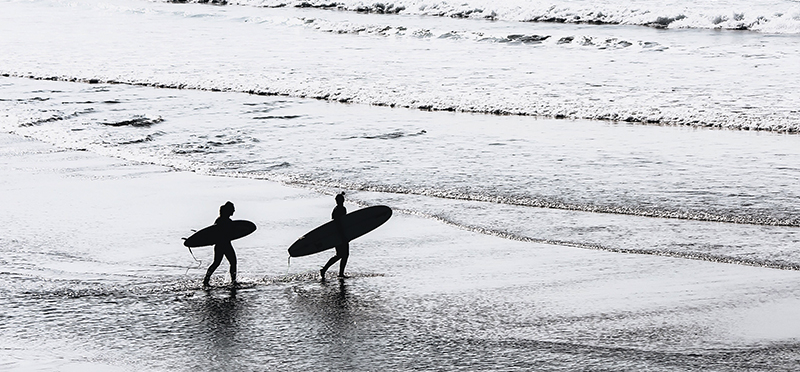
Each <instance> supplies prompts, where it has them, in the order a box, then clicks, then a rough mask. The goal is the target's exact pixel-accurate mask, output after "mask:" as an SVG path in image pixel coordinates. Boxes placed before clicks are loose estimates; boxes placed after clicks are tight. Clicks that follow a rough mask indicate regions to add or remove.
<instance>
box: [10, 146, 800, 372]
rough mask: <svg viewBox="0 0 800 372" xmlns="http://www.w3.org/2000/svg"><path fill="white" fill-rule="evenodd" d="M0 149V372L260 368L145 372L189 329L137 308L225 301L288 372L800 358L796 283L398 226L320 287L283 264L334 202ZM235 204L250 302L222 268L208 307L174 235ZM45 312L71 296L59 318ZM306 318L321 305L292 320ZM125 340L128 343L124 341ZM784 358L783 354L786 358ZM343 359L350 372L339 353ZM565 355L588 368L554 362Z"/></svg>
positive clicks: (178, 363)
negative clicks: (312, 337)
mask: <svg viewBox="0 0 800 372" xmlns="http://www.w3.org/2000/svg"><path fill="white" fill-rule="evenodd" d="M0 142H1V143H2V146H1V147H2V150H0V168H2V171H1V173H2V174H3V177H2V181H0V187H2V192H0V203H1V204H2V205H3V206H4V209H5V212H4V213H3V215H4V217H3V226H4V228H3V235H2V237H0V241H1V242H2V251H3V259H2V267H3V269H2V271H3V275H2V276H1V277H0V280H2V281H3V282H5V283H3V285H2V288H4V293H3V297H5V298H6V300H5V301H4V302H6V304H5V305H4V306H3V307H2V310H0V317H2V318H3V319H4V320H3V322H2V325H1V326H0V330H1V331H2V332H0V334H1V335H0V340H2V341H1V342H2V345H4V346H3V349H4V350H5V352H4V353H2V354H3V356H2V357H0V366H2V368H3V369H4V370H11V371H24V370H31V369H36V370H53V371H55V370H59V371H64V370H78V369H83V368H85V367H87V366H88V367H92V368H93V369H98V368H101V369H105V368H107V367H108V368H111V367H114V368H119V369H120V370H140V369H139V368H141V367H145V368H146V369H149V370H171V369H173V368H177V369H181V370H184V369H188V367H189V366H191V365H202V366H204V367H203V368H201V369H203V370H211V369H214V368H211V367H214V366H216V367H220V368H223V369H224V367H232V366H237V367H240V368H243V369H242V370H254V369H253V365H249V364H247V363H253V360H246V361H240V362H239V363H244V364H237V362H236V360H235V358H232V359H233V360H225V361H224V360H218V359H216V358H214V357H213V355H212V354H213V353H214V352H215V351H214V350H217V349H219V348H220V346H219V345H217V344H213V343H212V344H208V343H207V342H206V341H197V342H198V343H199V344H200V346H198V345H194V346H193V347H192V348H191V349H192V350H195V351H202V352H198V353H197V354H196V355H192V356H191V357H190V356H188V355H183V354H179V355H177V356H175V357H174V358H168V359H159V358H155V359H149V360H141V359H140V358H139V357H138V356H140V355H149V354H151V353H152V354H156V355H158V353H159V352H158V350H150V351H147V349H149V348H153V347H155V346H153V345H156V344H159V345H161V344H163V345H170V344H171V343H175V344H179V343H180V342H179V341H180V337H178V336H175V335H176V334H179V335H182V334H184V332H188V331H186V329H182V328H181V327H182V325H181V322H180V321H178V320H176V319H173V318H171V317H170V316H166V315H163V312H164V311H165V309H163V308H160V310H158V311H156V310H154V309H149V310H147V311H150V312H152V314H151V317H142V316H137V315H135V314H136V312H129V309H131V308H134V309H135V308H138V307H144V308H146V309H147V308H148V306H151V305H152V302H160V301H162V300H168V302H171V303H168V304H166V305H159V306H167V307H168V308H169V307H173V306H177V307H181V305H180V304H184V305H185V304H186V303H192V302H193V301H199V299H200V298H204V297H205V298H217V299H223V300H222V301H223V302H224V300H225V299H229V298H231V296H233V297H234V298H239V299H242V298H245V299H248V300H247V303H248V311H247V314H243V313H241V314H239V315H236V314H238V313H232V315H231V314H228V315H230V316H232V317H234V319H232V320H231V321H232V322H234V323H238V326H239V327H245V325H246V324H248V322H246V321H245V319H250V318H251V317H253V316H255V315H256V314H261V315H263V314H270V315H269V316H267V317H262V318H260V320H259V321H258V322H257V323H249V327H252V328H253V329H259V330H261V331H263V333H260V336H259V334H255V335H254V334H250V335H249V336H248V341H247V342H248V343H249V344H250V345H259V346H258V347H257V348H258V350H260V352H263V353H265V355H266V356H268V358H266V357H265V358H266V359H264V358H262V360H269V361H272V362H274V363H277V364H271V366H272V367H274V368H276V369H285V370H296V369H301V368H305V367H309V366H313V365H316V364H318V363H322V365H324V367H323V368H322V369H323V370H328V368H330V370H335V369H338V368H342V369H350V370H369V369H371V368H372V367H375V366H376V365H377V364H380V365H384V366H388V367H390V369H392V368H399V369H405V368H412V367H413V368H421V369H426V368H440V367H441V368H445V369H449V368H447V366H450V367H458V366H461V367H465V366H470V367H476V366H477V367H479V368H480V366H484V367H491V368H493V369H504V370H505V369H516V368H523V369H527V368H530V367H535V366H536V365H537V363H544V364H543V365H547V366H551V367H552V366H558V365H561V366H563V367H565V368H570V366H571V367H575V368H576V369H589V370H590V369H592V368H591V367H592V366H593V365H595V366H598V367H599V366H603V365H605V366H607V365H608V364H607V363H608V359H609V358H612V359H613V355H614V354H623V355H624V357H623V358H621V359H620V360H621V362H620V361H618V362H614V363H616V366H617V367H618V370H633V369H639V368H642V369H647V368H651V367H652V368H657V369H675V370H691V369H693V367H692V365H694V364H696V363H700V362H702V363H704V364H705V366H706V368H704V369H705V370H738V369H747V368H757V367H758V366H759V363H761V362H763V361H764V360H768V359H770V358H788V359H786V361H787V364H784V365H787V366H789V365H791V361H792V360H794V361H795V362H796V361H797V358H798V355H800V354H798V353H797V351H798V350H796V346H794V345H795V344H792V343H791V342H793V341H796V340H797V338H798V337H799V336H800V320H798V318H797V317H796V316H795V314H796V312H795V310H796V308H797V306H798V305H800V300H798V298H800V296H799V295H800V272H797V271H789V270H776V269H766V268H759V267H748V266H739V265H730V264H723V263H714V262H706V261H695V260H687V259H676V258H669V257H659V256H652V255H631V254H618V253H610V252H603V251H594V250H587V249H577V248H568V247H559V246H549V245H544V244H535V243H525V242H518V241H512V240H506V239H502V238H498V237H492V236H485V235H481V234H477V233H474V232H469V231H465V230H461V229H458V228H456V227H453V226H449V225H445V224H442V223H440V222H437V221H435V220H431V219H426V218H421V217H416V216H410V215H405V214H403V213H396V214H395V216H393V217H392V219H391V220H390V221H389V222H388V223H387V224H386V225H384V226H383V227H381V228H379V229H378V230H376V231H374V232H373V233H370V234H368V235H367V236H364V237H362V238H360V239H358V240H356V241H354V242H353V243H352V244H351V259H350V264H349V265H348V273H349V274H350V275H351V278H348V279H346V280H345V281H343V282H341V283H338V281H336V280H332V279H331V280H328V281H327V282H321V281H320V280H319V278H318V277H317V276H318V273H317V270H318V268H319V267H320V266H321V265H322V264H323V263H324V261H325V260H327V258H328V256H330V255H331V252H330V251H328V252H325V253H322V254H318V255H313V256H309V257H304V258H298V259H293V260H292V261H291V263H290V265H288V266H287V257H288V255H287V252H286V248H287V247H288V246H289V245H290V244H291V243H292V242H293V241H294V240H295V239H297V238H298V237H299V236H301V235H302V234H303V233H304V232H306V231H308V230H310V229H311V228H313V227H315V226H317V225H319V224H321V223H323V222H326V221H327V219H328V218H329V213H330V210H331V209H332V207H333V205H334V203H333V198H332V195H325V194H322V193H320V192H316V191H312V190H306V189H301V188H294V187H288V186H285V185H281V184H278V183H274V182H268V181H259V180H252V179H237V178H225V177H212V176H205V175H200V174H195V173H191V172H180V171H174V170H172V169H169V168H166V167H161V166H155V165H148V164H137V163H133V162H129V161H125V160H120V159H115V158H106V157H101V156H98V155H95V154H92V153H89V152H86V151H75V150H60V149H57V148H55V147H53V146H51V145H49V144H44V143H41V142H38V141H35V140H30V139H25V138H21V137H18V136H14V135H8V134H3V135H0ZM227 200H230V201H232V202H234V203H235V204H236V208H237V211H236V214H235V215H234V218H239V219H248V220H251V221H253V222H255V223H256V224H257V226H258V230H257V231H256V232H255V233H254V234H252V235H251V236H249V237H246V238H243V239H241V240H239V241H235V242H234V246H235V249H236V251H237V254H238V257H239V267H240V277H241V280H242V281H244V282H245V283H246V287H245V288H243V289H240V290H238V293H237V292H236V291H234V292H229V291H230V290H229V289H225V287H224V285H225V284H226V283H227V280H228V278H227V275H226V272H227V264H226V263H223V265H222V266H221V267H220V269H219V270H218V271H217V274H216V276H215V278H214V280H213V282H214V284H215V286H217V287H218V288H219V290H217V291H216V292H215V291H213V290H212V291H211V292H210V293H209V292H206V291H203V290H202V289H201V280H202V275H203V273H204V270H205V268H206V267H207V265H208V263H209V262H210V261H211V255H212V253H211V250H210V249H209V248H206V249H203V248H198V249H195V250H194V253H195V255H196V257H197V259H199V260H201V261H202V263H198V262H196V261H195V260H194V259H193V258H192V256H191V255H190V253H189V252H188V251H187V249H186V248H185V247H183V246H182V244H181V237H185V236H187V235H188V234H190V230H191V229H197V228H201V227H204V226H206V225H208V224H210V223H212V222H213V220H214V218H215V217H216V211H217V208H218V206H219V205H221V204H222V203H224V202H225V201H227ZM348 207H349V208H350V209H351V210H355V209H357V208H358V207H359V206H356V205H352V204H350V205H348ZM109 297H110V298H113V299H115V301H104V303H103V304H102V305H98V307H96V308H93V307H92V306H91V301H90V300H91V299H94V298H97V299H108V298H109ZM70 298H73V300H69V299H70ZM331 298H334V299H336V298H338V300H336V301H331V300H330V299H331ZM52 299H59V301H60V302H59V304H58V311H55V312H53V309H52V304H51V303H52V301H50V300H52ZM87 299H88V300H87ZM156 299H158V301H154V300H156ZM256 299H258V300H256ZM86 301H89V302H90V303H88V304H87V303H86ZM240 301H241V300H240ZM297 301H300V302H303V301H306V302H310V303H306V304H305V305H303V306H300V307H299V308H298V307H294V308H293V307H292V304H295V305H296V303H297ZM257 304H260V305H257ZM73 306H74V308H72V307H73ZM287 307H288V311H287ZM101 308H102V309H104V310H99V309H101ZM303 309H305V310H303ZM96 311H97V312H99V313H95V312H96ZM181 311H182V312H185V311H187V310H186V309H183V310H181ZM188 311H191V310H188ZM59 314H62V315H64V316H66V315H69V316H68V317H67V318H62V317H61V316H59ZM98 314H100V315H98ZM159 314H161V315H159ZM140 315H141V314H140ZM181 316H187V317H191V315H189V314H186V313H184V315H181ZM237 316H239V317H241V318H242V319H240V321H237V319H235V318H236V317H237ZM152 317H155V318H156V319H152ZM161 317H163V318H164V319H161ZM148 322H153V323H152V324H147V323H148ZM115 324H127V325H128V326H127V327H125V328H124V329H117V330H114V329H113V326H114V325H115ZM151 325H152V327H151ZM107 327H112V329H107ZM343 327H344V328H346V329H347V331H346V332H338V331H337V332H334V333H332V334H329V335H327V336H326V337H327V342H329V344H328V346H326V347H328V348H330V347H333V346H331V345H338V346H336V347H337V348H339V349H337V350H335V352H332V351H334V350H327V349H326V350H327V351H329V352H331V353H321V354H319V353H314V355H316V356H315V357H308V355H306V354H304V353H302V352H300V353H298V352H297V351H296V350H295V351H291V350H286V349H285V348H286V347H288V346H285V347H283V348H278V347H273V346H275V345H276V344H279V343H281V342H283V341H286V339H285V338H286V337H288V335H292V334H293V335H298V334H302V333H303V332H310V333H312V334H317V335H319V333H317V332H321V331H320V329H323V330H325V329H327V330H329V331H330V329H331V328H337V329H340V330H341V329H342V328H343ZM132 329H135V330H136V331H135V332H133V331H132ZM253 329H250V331H252V330H253ZM222 335H223V336H224V337H229V336H230V335H228V336H225V335H227V334H225V333H222ZM422 335H424V336H425V337H424V338H425V340H426V341H425V342H422V344H424V345H425V346H426V347H421V345H422V344H421V343H420V342H421V341H420V340H419V338H420V337H422ZM217 336H219V337H223V336H220V334H217ZM176 337H177V338H176ZM181 337H183V336H181ZM186 337H189V338H190V339H193V338H195V337H200V338H202V337H201V334H189V335H186ZM224 337H223V338H224ZM298 337H300V336H298ZM387 337H388V338H387ZM137 338H138V339H139V340H141V339H148V340H150V341H149V342H147V343H142V344H140V343H139V342H138V341H137ZM300 339H302V337H300ZM376 340H384V341H383V342H378V343H376ZM293 342H294V344H295V345H297V340H294V341H293ZM783 342H786V345H789V346H787V348H788V349H781V348H780V347H778V348H776V347H775V346H774V345H776V344H777V345H780V344H782V343H783ZM365 343H366V344H365ZM312 344H313V342H312ZM322 344H325V342H322ZM403 344H404V345H405V346H404V347H409V348H411V349H413V353H412V354H411V355H405V354H403V352H402V350H403ZM163 345H162V346H159V347H175V348H177V349H181V348H182V347H181V346H180V345H172V346H163ZM213 345H216V346H213ZM270 345H272V346H270ZM431 345H437V346H435V347H434V346H431ZM754 345H755V347H754ZM757 345H765V348H764V349H759V348H758V347H757ZM767 345H769V346H767ZM302 347H303V348H305V347H320V346H313V345H310V346H309V345H306V346H302ZM262 348H263V349H262ZM587 348H588V349H591V350H589V351H587V350H586V349H587ZM156 349H158V348H156ZM289 349H291V347H289ZM398 350H399V351H398ZM737 350H740V351H741V350H744V352H737ZM344 351H346V352H347V353H348V355H350V357H349V358H345V359H341V358H335V357H334V356H333V355H340V354H341V353H342V352H344ZM187 353H188V352H187ZM470 353H472V354H470ZM570 353H582V354H583V355H584V356H585V357H581V358H577V359H575V360H567V359H568V358H567V359H563V358H560V357H559V355H561V356H563V355H567V354H570ZM404 355H405V356H404ZM520 355H527V357H526V358H527V359H526V358H520ZM531 355H533V356H534V357H533V358H532V359H531V358H530V357H531ZM609 355H610V356H609ZM376 358H377V359H376ZM792 358H794V359H792ZM369 360H371V361H372V362H368V361H369ZM376 361H377V362H376ZM323 362H324V363H323ZM198 363H199V364H198ZM595 363H596V364H595ZM604 363H605V364H604ZM620 363H622V364H620ZM612 365H614V364H612ZM34 367H35V368H34ZM206 368H208V369H206ZM270 369H272V368H270ZM786 370H789V369H786Z"/></svg>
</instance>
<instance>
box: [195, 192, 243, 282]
mask: <svg viewBox="0 0 800 372" xmlns="http://www.w3.org/2000/svg"><path fill="white" fill-rule="evenodd" d="M235 211H236V209H235V208H234V207H233V203H231V202H227V203H225V204H224V205H222V206H221V207H219V218H217V220H216V221H214V224H215V225H218V226H220V227H222V228H225V227H226V226H230V225H231V224H232V222H233V221H231V216H233V212H235ZM227 235H230V234H223V236H227ZM223 256H224V257H225V258H227V259H228V263H229V264H230V265H231V284H232V285H235V284H236V252H234V251H233V245H232V244H231V241H230V240H221V241H218V242H217V244H215V245H214V262H213V263H212V264H211V266H209V267H208V271H206V277H205V279H203V286H204V287H209V286H210V285H209V283H208V282H209V280H211V274H214V270H216V269H217V267H219V264H220V263H222V257H223Z"/></svg>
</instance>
